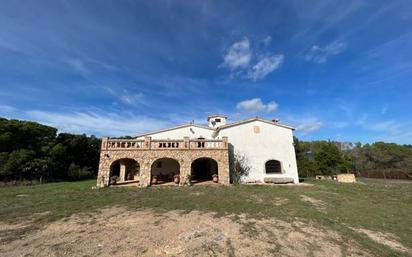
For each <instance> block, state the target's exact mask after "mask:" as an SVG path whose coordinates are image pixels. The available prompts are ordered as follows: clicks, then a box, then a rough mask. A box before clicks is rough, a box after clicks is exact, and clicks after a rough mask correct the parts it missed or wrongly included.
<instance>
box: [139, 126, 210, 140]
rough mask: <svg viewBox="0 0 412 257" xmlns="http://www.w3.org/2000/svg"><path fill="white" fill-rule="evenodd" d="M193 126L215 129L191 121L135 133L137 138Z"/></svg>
mask: <svg viewBox="0 0 412 257" xmlns="http://www.w3.org/2000/svg"><path fill="white" fill-rule="evenodd" d="M192 126H193V127H197V128H203V129H208V130H212V131H214V130H215V129H212V128H209V127H207V126H203V125H199V124H195V123H192V122H189V123H184V124H181V125H177V126H174V127H169V128H164V129H159V130H155V131H151V132H146V133H143V134H138V135H135V136H134V137H135V138H137V137H145V136H150V135H153V134H157V133H162V132H167V131H171V130H175V129H180V128H186V127H192Z"/></svg>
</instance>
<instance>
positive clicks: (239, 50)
mask: <svg viewBox="0 0 412 257" xmlns="http://www.w3.org/2000/svg"><path fill="white" fill-rule="evenodd" d="M271 40H272V38H271V37H270V36H267V37H266V38H265V39H264V40H263V44H264V45H265V46H268V45H269V44H270V42H271ZM283 60H284V55H283V54H273V53H267V54H264V55H263V54H255V55H253V51H252V49H251V47H250V42H249V39H248V38H246V37H245V38H244V39H242V40H240V41H238V42H236V43H234V44H233V45H232V46H231V47H230V48H229V49H228V50H227V51H226V52H225V54H224V56H223V63H222V64H220V65H219V67H225V68H227V69H229V70H230V77H231V78H234V77H240V78H246V79H251V80H253V81H256V80H260V79H263V78H265V77H266V76H267V75H268V74H270V73H271V72H273V71H275V70H277V69H278V68H279V67H280V66H281V65H282V63H283ZM252 61H254V63H253V62H252Z"/></svg>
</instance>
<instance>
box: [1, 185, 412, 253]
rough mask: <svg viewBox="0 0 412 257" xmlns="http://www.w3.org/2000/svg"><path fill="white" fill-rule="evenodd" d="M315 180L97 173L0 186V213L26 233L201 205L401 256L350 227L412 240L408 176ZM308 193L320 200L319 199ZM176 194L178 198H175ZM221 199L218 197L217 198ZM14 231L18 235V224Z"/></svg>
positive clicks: (411, 193) (404, 241)
mask: <svg viewBox="0 0 412 257" xmlns="http://www.w3.org/2000/svg"><path fill="white" fill-rule="evenodd" d="M310 183H312V184H314V185H313V186H299V187H289V186H257V185H241V186H230V187H224V186H218V187H216V186H192V187H160V186H156V187H151V188H142V189H137V188H135V187H119V188H104V189H99V190H96V189H92V186H94V185H95V181H94V180H90V181H82V182H72V183H66V182H64V183H50V184H46V185H36V186H31V187H22V186H16V187H9V188H0V220H1V221H2V222H8V223H10V222H13V223H21V222H24V223H25V224H27V222H28V221H30V223H31V224H32V226H33V227H26V226H25V227H24V229H25V230H24V231H21V233H23V235H21V236H24V233H30V230H32V229H36V228H39V226H43V225H45V224H48V223H49V222H52V221H55V220H58V219H61V218H64V217H68V216H70V215H72V214H75V213H89V212H96V211H99V210H101V208H110V207H114V206H124V207H127V208H130V209H132V210H133V209H140V208H151V209H154V210H158V211H167V210H186V211H192V210H198V211H211V212H215V213H216V215H226V214H235V215H236V214H239V215H240V214H246V215H249V216H251V217H255V218H276V219H281V220H285V221H289V222H292V221H296V220H300V221H302V222H305V223H308V224H313V225H314V226H316V227H320V228H326V229H330V230H334V231H337V232H339V233H340V234H342V235H343V236H344V238H343V240H345V241H348V240H352V241H353V240H356V241H357V242H358V243H359V244H361V246H363V247H364V248H365V249H368V250H369V251H371V253H372V255H373V256H400V254H399V253H396V252H393V251H392V250H391V249H389V248H387V247H386V246H384V245H381V244H378V243H375V242H374V241H371V240H370V239H369V238H368V237H367V236H365V235H364V234H361V233H359V232H356V231H354V230H352V229H351V228H364V229H368V230H372V231H379V232H382V233H391V234H393V235H395V236H396V237H398V240H399V242H401V243H402V244H403V245H405V246H406V247H409V248H412V237H411V236H410V235H411V234H412V220H411V218H410V214H411V213H412V187H411V185H410V183H407V182H405V183H402V184H392V183H389V184H384V183H369V182H365V183H367V184H365V183H357V184H338V183H335V182H325V181H310ZM302 196H306V197H310V198H313V199H316V200H318V201H321V206H318V205H316V204H312V203H309V202H307V201H304V200H303V198H302ZM171 199H173V200H171ZM216 199H219V201H216ZM9 235H10V236H11V237H12V236H16V235H19V233H18V232H16V231H14V232H13V233H11V232H10V233H9Z"/></svg>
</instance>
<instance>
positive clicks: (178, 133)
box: [136, 126, 214, 139]
mask: <svg viewBox="0 0 412 257" xmlns="http://www.w3.org/2000/svg"><path fill="white" fill-rule="evenodd" d="M213 132H214V131H213V130H211V129H207V128H201V127H197V126H187V127H181V128H176V129H171V130H168V131H163V132H157V133H156V132H155V133H152V134H146V135H145V136H150V137H152V139H183V138H184V137H190V138H191V139H192V138H199V137H204V138H206V139H212V134H213ZM145 136H142V137H137V138H136V139H144V137H145Z"/></svg>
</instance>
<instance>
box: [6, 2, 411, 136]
mask: <svg viewBox="0 0 412 257" xmlns="http://www.w3.org/2000/svg"><path fill="white" fill-rule="evenodd" d="M411 24H412V3H411V2H410V1H408V0H405V1H397V0H393V1H379V0H374V1H366V0H356V1H350V0H344V1H330V0H319V1H308V0H302V1H297V0H288V1H196V0H194V1H177V0H176V1H143V0H142V1H121V0H116V1H103V0H101V1H100V0H99V1H97V0H96V1H58V0H50V1H48V0H42V1H4V0H1V1H0V116H3V117H7V118H18V119H27V120H35V121H38V122H42V123H45V124H49V125H53V126H56V127H58V128H59V129H60V131H67V132H74V133H87V134H95V135H98V136H102V135H108V136H115V135H133V134H138V133H140V132H144V131H147V130H152V129H157V128H162V127H167V126H170V125H174V124H181V123H185V122H188V121H191V120H195V121H196V122H200V123H204V122H205V121H206V117H207V115H209V114H215V113H223V114H227V115H228V116H229V118H230V119H231V120H232V121H234V120H237V119H241V118H245V117H251V116H256V115H258V116H262V117H264V118H269V119H272V118H279V119H280V120H281V122H283V123H286V124H289V125H292V126H295V127H296V128H297V130H296V132H295V134H296V135H297V136H298V137H299V138H301V139H303V140H315V139H331V140H342V141H353V142H355V141H361V142H365V143H366V142H374V141H381V140H383V141H387V142H397V143H408V144H411V143H412V129H411V128H412V114H411V113H412V108H411V102H412V101H411V99H412V84H411V81H412V26H411Z"/></svg>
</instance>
